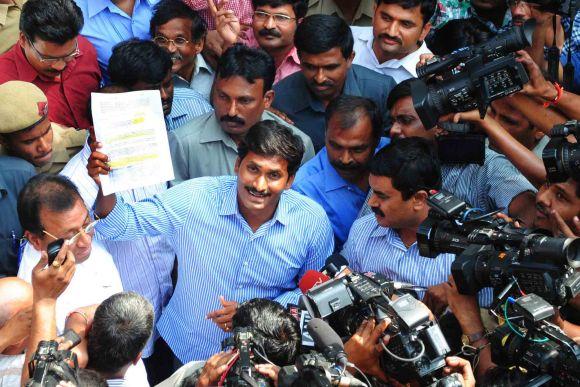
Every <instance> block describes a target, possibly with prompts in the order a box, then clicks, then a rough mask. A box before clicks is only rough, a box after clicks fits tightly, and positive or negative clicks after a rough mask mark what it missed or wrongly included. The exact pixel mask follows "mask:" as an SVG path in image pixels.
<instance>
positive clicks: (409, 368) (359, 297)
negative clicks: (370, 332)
mask: <svg viewBox="0 0 580 387" xmlns="http://www.w3.org/2000/svg"><path fill="white" fill-rule="evenodd" d="M340 275H341V276H339V275H337V276H336V277H335V278H333V279H331V280H329V281H326V282H324V283H322V284H320V285H316V286H314V287H313V288H312V289H310V290H309V291H308V292H307V293H306V294H305V295H303V296H302V299H301V304H302V305H303V306H304V307H305V308H306V309H307V310H308V312H309V313H310V315H311V316H314V317H318V318H325V319H327V321H328V322H329V324H330V325H331V326H332V328H333V329H334V330H336V331H337V332H339V334H342V335H343V336H351V335H352V334H354V332H355V331H356V329H357V328H358V326H359V325H360V324H361V323H362V321H363V320H364V319H365V318H374V319H375V320H376V321H377V323H378V322H380V321H382V320H384V319H386V318H389V319H390V320H391V323H390V324H389V327H388V328H387V332H386V333H387V334H388V335H389V336H390V341H389V343H388V345H386V346H385V347H384V352H383V357H382V359H381V367H382V368H383V369H384V370H385V372H386V373H388V374H389V375H390V376H392V377H394V378H395V379H397V380H399V381H400V382H403V383H406V382H408V381H411V380H417V381H419V382H420V383H421V384H422V385H424V386H431V385H434V386H456V385H457V384H456V379H455V377H454V376H453V377H447V378H443V377H442V369H443V367H444V366H445V356H446V355H447V354H448V353H449V352H450V349H449V345H448V344H447V341H446V340H445V337H444V336H443V334H442V332H441V329H440V328H439V325H438V324H437V323H436V322H434V321H431V320H429V311H428V309H427V308H425V307H423V306H422V305H420V303H419V301H417V300H416V299H415V298H413V297H412V296H411V295H409V294H404V295H402V296H401V297H399V298H397V299H396V300H395V301H391V299H390V297H391V296H392V295H393V293H394V290H395V283H394V282H393V281H390V280H388V279H386V278H385V277H384V276H382V275H380V274H376V273H364V274H359V273H352V272H351V271H350V270H348V269H346V270H343V271H342V273H341V274H340Z"/></svg>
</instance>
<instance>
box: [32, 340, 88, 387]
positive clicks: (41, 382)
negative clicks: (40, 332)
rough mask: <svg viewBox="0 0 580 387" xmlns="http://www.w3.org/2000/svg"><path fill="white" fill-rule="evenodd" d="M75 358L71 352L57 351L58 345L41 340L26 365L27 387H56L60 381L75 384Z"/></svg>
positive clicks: (76, 362)
mask: <svg viewBox="0 0 580 387" xmlns="http://www.w3.org/2000/svg"><path fill="white" fill-rule="evenodd" d="M78 368H79V366H78V361H77V356H76V354H75V353H73V352H72V351H63V350H60V351H59V350H58V343H57V342H56V341H54V340H51V341H45V340H42V341H40V342H39V343H38V349H37V350H36V353H35V354H34V357H33V358H32V360H31V361H30V363H28V373H29V376H30V380H29V381H28V382H27V383H26V385H27V386H35V387H36V386H38V387H44V386H51V387H52V386H56V385H57V384H58V383H59V382H60V381H62V380H64V381H70V382H73V383H75V385H76V384H78V383H77V372H78Z"/></svg>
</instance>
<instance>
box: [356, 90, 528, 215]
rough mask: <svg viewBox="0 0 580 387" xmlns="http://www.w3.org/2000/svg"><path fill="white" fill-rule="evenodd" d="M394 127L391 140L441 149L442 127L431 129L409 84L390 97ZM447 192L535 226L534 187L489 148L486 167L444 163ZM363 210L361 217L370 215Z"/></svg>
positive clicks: (474, 205)
mask: <svg viewBox="0 0 580 387" xmlns="http://www.w3.org/2000/svg"><path fill="white" fill-rule="evenodd" d="M387 106H388V107H389V109H390V112H391V117H392V121H393V126H392V128H391V131H390V135H391V138H405V137H422V138H425V139H427V140H428V141H429V142H431V143H432V144H434V145H435V146H437V135H438V134H439V133H440V132H441V131H442V130H441V129H439V128H430V130H427V129H426V128H425V127H424V126H423V123H422V122H421V120H420V119H419V116H418V115H417V112H416V111H415V108H414V106H413V100H412V97H411V87H410V83H409V81H403V82H401V83H399V84H398V85H397V86H396V87H395V88H394V89H393V90H392V92H391V94H390V95H389V99H388V101H387ZM441 176H442V186H443V189H444V190H446V191H448V192H450V193H452V194H453V195H455V196H457V197H459V198H461V199H463V200H465V201H466V202H468V203H469V204H470V205H471V206H473V207H478V208H481V209H482V210H484V211H485V212H491V211H495V210H497V209H502V210H503V211H504V212H506V213H507V214H509V215H510V216H511V217H516V218H519V219H521V220H523V222H524V224H525V225H526V226H529V225H531V224H532V221H533V218H534V209H535V192H536V189H535V188H534V186H533V185H532V184H531V183H530V182H529V181H528V180H527V179H526V178H525V177H524V176H523V175H522V174H521V173H520V171H518V170H517V169H516V167H514V165H513V164H512V163H510V162H509V160H508V159H507V158H506V157H505V156H504V155H502V154H499V153H497V152H494V151H493V150H491V149H489V148H488V147H486V148H485V159H484V161H483V165H478V164H444V165H442V166H441ZM369 212H370V210H369V209H368V206H366V207H363V210H362V211H361V216H363V215H364V214H367V213H369Z"/></svg>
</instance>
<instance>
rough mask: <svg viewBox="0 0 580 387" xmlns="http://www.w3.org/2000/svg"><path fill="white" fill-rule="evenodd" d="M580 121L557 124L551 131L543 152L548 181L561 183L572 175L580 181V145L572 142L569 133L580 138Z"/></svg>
mask: <svg viewBox="0 0 580 387" xmlns="http://www.w3.org/2000/svg"><path fill="white" fill-rule="evenodd" d="M579 133H580V123H579V122H578V121H577V120H573V121H568V122H566V123H565V124H561V125H556V126H554V127H553V128H552V130H551V132H550V141H549V142H548V144H547V145H546V147H545V148H544V150H543V152H542V160H543V162H544V166H545V167H546V172H547V174H548V181H550V182H551V183H560V182H564V181H566V180H568V179H569V178H570V177H572V178H573V179H574V180H576V181H580V145H579V144H578V142H576V143H570V142H568V140H567V138H566V137H567V136H568V135H573V136H574V137H575V138H576V140H578V134H579Z"/></svg>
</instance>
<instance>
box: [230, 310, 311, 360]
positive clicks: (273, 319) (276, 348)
mask: <svg viewBox="0 0 580 387" xmlns="http://www.w3.org/2000/svg"><path fill="white" fill-rule="evenodd" d="M232 325H233V328H234V329H235V328H241V327H248V328H252V329H253V331H254V333H255V334H256V335H257V336H258V340H260V341H261V342H262V344H263V347H264V351H265V352H266V353H265V355H266V357H267V358H268V359H269V360H270V361H271V362H273V363H275V364H277V365H279V366H286V365H290V364H294V361H295V360H296V356H298V353H299V351H300V345H301V342H302V335H301V333H300V326H299V325H298V321H297V320H296V319H295V318H294V317H293V316H292V315H291V314H290V313H289V312H288V311H287V310H286V309H284V308H283V307H282V305H280V304H278V303H277V302H275V301H271V300H267V299H264V298H254V299H251V300H249V301H246V302H244V303H243V304H241V305H240V306H239V308H238V310H237V311H236V314H235V315H234V318H233V320H232Z"/></svg>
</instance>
